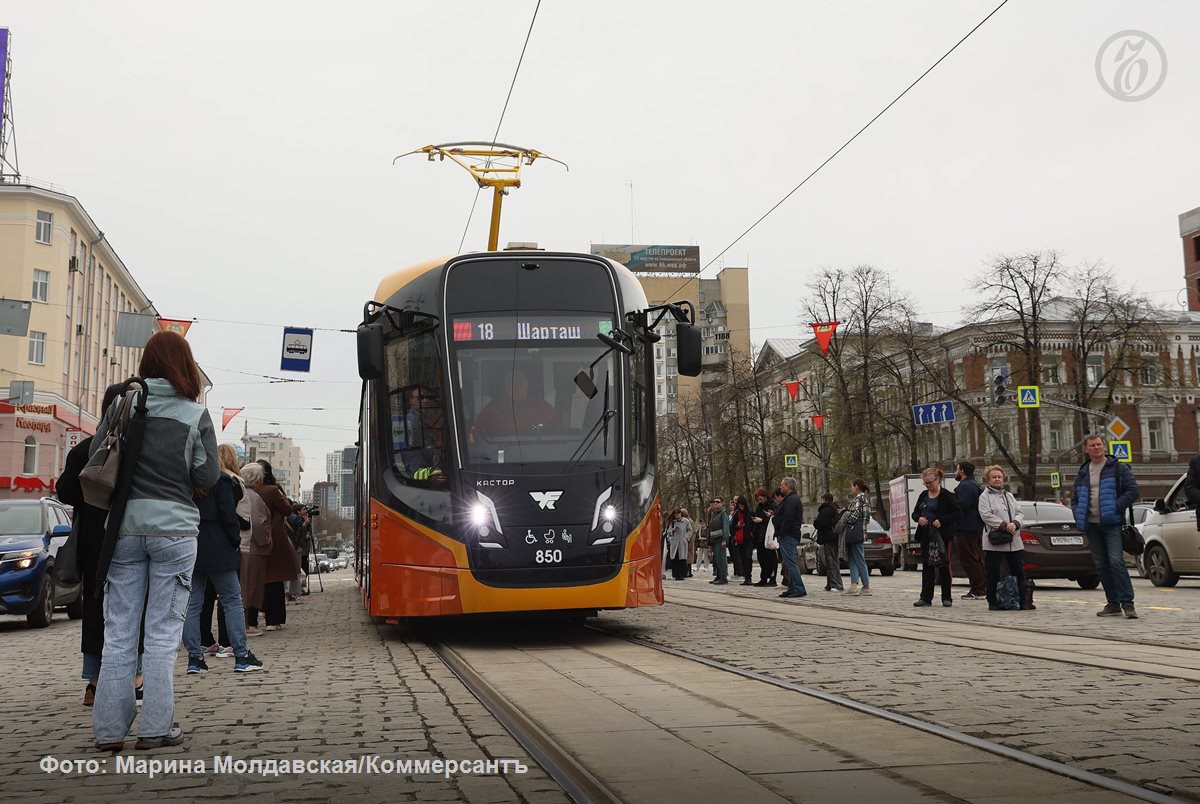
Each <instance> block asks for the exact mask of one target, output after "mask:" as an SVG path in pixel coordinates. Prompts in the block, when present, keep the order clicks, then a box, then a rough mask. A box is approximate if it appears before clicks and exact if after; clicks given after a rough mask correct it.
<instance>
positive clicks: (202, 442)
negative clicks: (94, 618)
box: [92, 332, 220, 751]
mask: <svg viewBox="0 0 1200 804" xmlns="http://www.w3.org/2000/svg"><path fill="white" fill-rule="evenodd" d="M138 373H139V374H140V375H141V376H142V378H143V379H145V381H146V386H147V388H148V390H149V392H150V393H149V396H148V397H147V399H146V406H147V409H148V410H147V414H146V430H145V437H144V440H143V442H142V448H141V452H140V454H139V455H138V456H137V460H136V462H135V464H134V469H133V482H132V484H131V487H130V489H129V494H128V497H127V498H126V504H125V516H124V518H123V519H122V520H121V523H120V526H119V528H118V531H117V533H118V535H117V541H116V547H115V549H114V550H113V555H112V563H111V564H110V566H109V568H108V576H107V578H97V581H98V582H100V583H104V584H105V599H104V661H103V664H102V665H101V666H100V682H99V684H98V685H97V689H96V704H95V708H94V709H93V711H92V730H93V732H94V733H95V737H96V747H97V748H99V749H101V750H104V751H119V750H120V749H121V748H123V747H124V744H125V737H126V735H127V734H128V733H129V728H130V726H132V725H133V719H134V716H135V715H136V714H137V708H136V703H135V700H134V689H133V675H134V670H135V668H136V665H137V643H138V631H139V627H140V626H141V624H142V618H143V616H144V617H145V633H146V639H145V646H146V650H145V656H144V661H143V676H144V678H145V682H144V706H143V708H142V717H141V721H140V722H139V724H138V741H137V747H138V748H139V749H146V748H158V747H161V746H164V745H179V744H180V743H182V742H183V730H182V729H180V728H179V726H177V725H175V723H174V718H175V687H174V680H173V670H174V665H175V654H176V652H177V651H178V649H179V642H180V637H181V635H182V634H183V624H184V620H185V618H186V616H187V606H188V600H189V598H190V596H191V588H192V569H193V567H194V566H195V563H196V537H197V534H198V533H199V531H200V512H199V510H198V509H197V507H196V503H195V502H194V500H193V494H194V492H195V490H196V489H208V488H211V487H212V486H213V484H215V483H216V482H217V478H218V477H220V465H219V463H218V459H217V438H216V431H215V430H214V429H213V424H212V420H211V419H210V418H209V416H208V411H207V410H205V409H204V407H203V406H202V405H200V404H199V403H197V401H196V400H197V399H198V398H199V396H200V392H201V391H202V390H203V388H202V385H201V381H200V369H199V367H197V366H196V361H195V360H194V359H192V350H191V347H189V346H188V343H187V341H185V340H184V339H183V337H182V336H180V335H177V334H175V333H173V332H159V333H157V334H155V335H154V336H152V337H151V338H150V340H149V341H147V342H146V346H145V349H144V350H143V351H142V361H141V364H140V365H139V367H138ZM119 407H120V405H113V406H112V407H110V408H109V409H108V413H107V414H106V415H105V417H104V420H103V421H102V422H101V423H100V427H99V428H98V429H97V431H96V436H95V438H94V439H93V440H92V451H93V452H94V451H95V450H96V449H97V448H98V447H99V446H100V444H102V443H103V442H104V437H105V436H106V435H107V434H108V432H109V430H110V429H112V426H113V419H114V417H115V414H116V411H117V410H118V408H119ZM128 459H129V458H128V456H126V457H125V460H128Z"/></svg>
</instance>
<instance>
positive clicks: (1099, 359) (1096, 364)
mask: <svg viewBox="0 0 1200 804" xmlns="http://www.w3.org/2000/svg"><path fill="white" fill-rule="evenodd" d="M1103 377H1104V356H1103V355H1088V358H1087V381H1088V385H1099V384H1100V380H1101V379H1102V378H1103Z"/></svg>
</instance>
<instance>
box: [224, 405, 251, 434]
mask: <svg viewBox="0 0 1200 804" xmlns="http://www.w3.org/2000/svg"><path fill="white" fill-rule="evenodd" d="M243 410H245V408H221V429H222V430H224V429H225V428H226V427H228V426H229V423H230V422H231V421H233V417H234V416H236V415H238V414H239V413H241V412H242V411H243Z"/></svg>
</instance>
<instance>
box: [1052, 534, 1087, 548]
mask: <svg viewBox="0 0 1200 804" xmlns="http://www.w3.org/2000/svg"><path fill="white" fill-rule="evenodd" d="M1050 544H1052V545H1055V546H1056V547H1057V546H1065V545H1071V544H1080V545H1081V544H1083V537H1082V536H1051V537H1050Z"/></svg>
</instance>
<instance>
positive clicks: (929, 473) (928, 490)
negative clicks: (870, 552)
mask: <svg viewBox="0 0 1200 804" xmlns="http://www.w3.org/2000/svg"><path fill="white" fill-rule="evenodd" d="M944 477H945V474H944V473H943V472H942V470H941V469H938V468H936V467H932V466H931V467H929V468H928V469H926V470H925V471H924V472H922V473H921V481H922V482H923V483H924V484H925V490H924V491H922V492H921V496H920V497H918V498H917V504H916V505H915V506H914V507H913V512H912V518H913V521H914V522H916V523H917V534H916V535H917V542H918V543H919V544H920V545H921V597H920V599H919V600H917V601H916V602H915V603H913V605H914V606H932V605H933V584H934V581H935V580H936V581H938V582H939V585H940V586H941V589H942V605H943V606H945V607H946V608H949V607H950V606H953V605H954V599H953V598H952V597H951V596H950V583H951V581H953V580H954V579H953V577H952V576H951V574H950V546H951V544H952V543H953V541H954V526H955V525H956V524H957V523H958V517H959V513H960V510H961V509H959V507H958V500H957V499H955V497H954V495H953V494H951V493H950V492H948V491H946V490H945V489H944V488H942V480H943V478H944ZM944 534H949V537H950V538H946V535H944Z"/></svg>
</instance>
